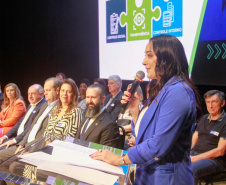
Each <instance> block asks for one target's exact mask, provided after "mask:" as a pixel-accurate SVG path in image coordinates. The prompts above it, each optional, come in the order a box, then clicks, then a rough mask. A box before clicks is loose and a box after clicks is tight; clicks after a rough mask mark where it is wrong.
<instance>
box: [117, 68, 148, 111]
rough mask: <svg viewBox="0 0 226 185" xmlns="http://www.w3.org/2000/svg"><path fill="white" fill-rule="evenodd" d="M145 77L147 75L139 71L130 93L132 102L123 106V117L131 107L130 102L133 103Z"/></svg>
mask: <svg viewBox="0 0 226 185" xmlns="http://www.w3.org/2000/svg"><path fill="white" fill-rule="evenodd" d="M144 77H145V74H144V72H143V71H138V72H137V73H136V76H135V77H134V78H135V80H134V81H133V84H132V86H131V88H130V90H129V92H130V93H131V100H130V101H129V102H127V103H125V104H123V105H122V107H121V112H120V114H122V115H123V114H124V113H125V111H126V109H127V108H128V107H129V105H130V102H131V101H132V99H133V96H134V94H135V92H136V90H137V88H138V86H139V85H140V83H141V82H143V78H144Z"/></svg>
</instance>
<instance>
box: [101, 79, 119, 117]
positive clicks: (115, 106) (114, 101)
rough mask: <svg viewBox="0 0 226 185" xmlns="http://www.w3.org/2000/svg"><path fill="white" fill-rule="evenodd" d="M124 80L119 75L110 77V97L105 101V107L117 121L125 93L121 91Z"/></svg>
mask: <svg viewBox="0 0 226 185" xmlns="http://www.w3.org/2000/svg"><path fill="white" fill-rule="evenodd" d="M121 87H122V80H121V78H120V77H119V76H118V75H112V76H109V77H108V90H109V92H110V94H109V95H107V96H106V99H105V101H104V107H105V108H106V110H107V112H108V113H110V114H111V115H112V116H113V117H114V119H115V120H117V119H118V115H119V113H120V111H121V107H122V104H121V102H120V101H121V99H122V96H123V92H122V91H121Z"/></svg>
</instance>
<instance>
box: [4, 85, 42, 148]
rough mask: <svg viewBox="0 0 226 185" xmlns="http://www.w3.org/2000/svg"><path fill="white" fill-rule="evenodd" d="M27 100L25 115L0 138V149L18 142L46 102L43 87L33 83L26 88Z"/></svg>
mask: <svg viewBox="0 0 226 185" xmlns="http://www.w3.org/2000/svg"><path fill="white" fill-rule="evenodd" d="M28 101H29V103H30V105H29V106H28V108H27V111H26V113H25V115H24V116H23V117H22V118H21V119H20V120H19V121H18V122H17V123H16V124H15V125H14V126H13V128H12V129H11V130H10V131H9V132H8V133H7V134H6V135H4V136H3V137H1V138H0V144H2V143H3V142H4V143H3V144H2V145H0V149H3V148H5V147H9V146H11V145H14V144H16V143H18V142H20V141H21V140H22V139H23V137H24V136H25V134H26V133H27V131H28V130H29V129H30V127H31V124H32V122H33V120H34V118H35V117H36V115H37V114H38V112H39V110H40V108H41V106H42V105H43V104H44V103H45V102H46V101H45V99H44V89H43V87H42V86H41V85H39V84H34V85H32V86H30V87H29V89H28Z"/></svg>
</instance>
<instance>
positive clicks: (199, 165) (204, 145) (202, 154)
mask: <svg viewBox="0 0 226 185" xmlns="http://www.w3.org/2000/svg"><path fill="white" fill-rule="evenodd" d="M204 98H205V102H206V107H207V111H208V112H209V114H206V115H204V116H203V117H202V118H201V120H200V121H199V123H198V124H197V129H196V131H195V133H194V134H193V137H192V146H191V149H192V151H191V162H192V170H193V177H194V184H195V185H196V184H198V180H200V179H202V178H203V177H205V176H208V175H211V174H214V173H218V172H223V171H225V170H226V155H225V150H226V115H225V112H224V110H223V109H222V108H223V107H224V105H225V94H224V93H223V92H221V91H218V90H210V91H208V92H206V93H205V95H204Z"/></svg>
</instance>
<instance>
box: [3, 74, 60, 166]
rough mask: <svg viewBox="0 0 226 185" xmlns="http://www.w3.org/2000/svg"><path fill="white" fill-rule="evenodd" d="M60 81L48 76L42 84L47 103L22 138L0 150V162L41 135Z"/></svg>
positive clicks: (55, 98)
mask: <svg viewBox="0 0 226 185" xmlns="http://www.w3.org/2000/svg"><path fill="white" fill-rule="evenodd" d="M60 84H61V81H60V80H59V79H58V78H54V77H53V78H48V79H47V80H46V81H45V84H44V91H45V93H44V95H45V99H46V101H47V103H45V104H43V106H42V107H41V109H40V111H39V113H38V114H37V116H36V117H35V119H34V121H33V122H32V125H31V128H30V129H29V131H28V132H27V133H26V135H25V136H24V138H23V140H22V141H21V142H19V143H18V144H17V146H12V147H9V148H6V149H3V150H1V151H0V162H2V161H4V160H6V159H7V158H9V157H10V156H12V155H13V154H14V153H17V152H19V151H21V150H22V149H23V148H24V147H26V146H28V145H30V144H33V143H34V142H35V141H37V140H38V139H39V138H41V137H42V135H43V133H44V131H45V129H46V126H47V124H48V120H49V114H50V113H51V111H52V109H53V108H54V107H55V106H56V104H57V102H58V94H59V86H60Z"/></svg>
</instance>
